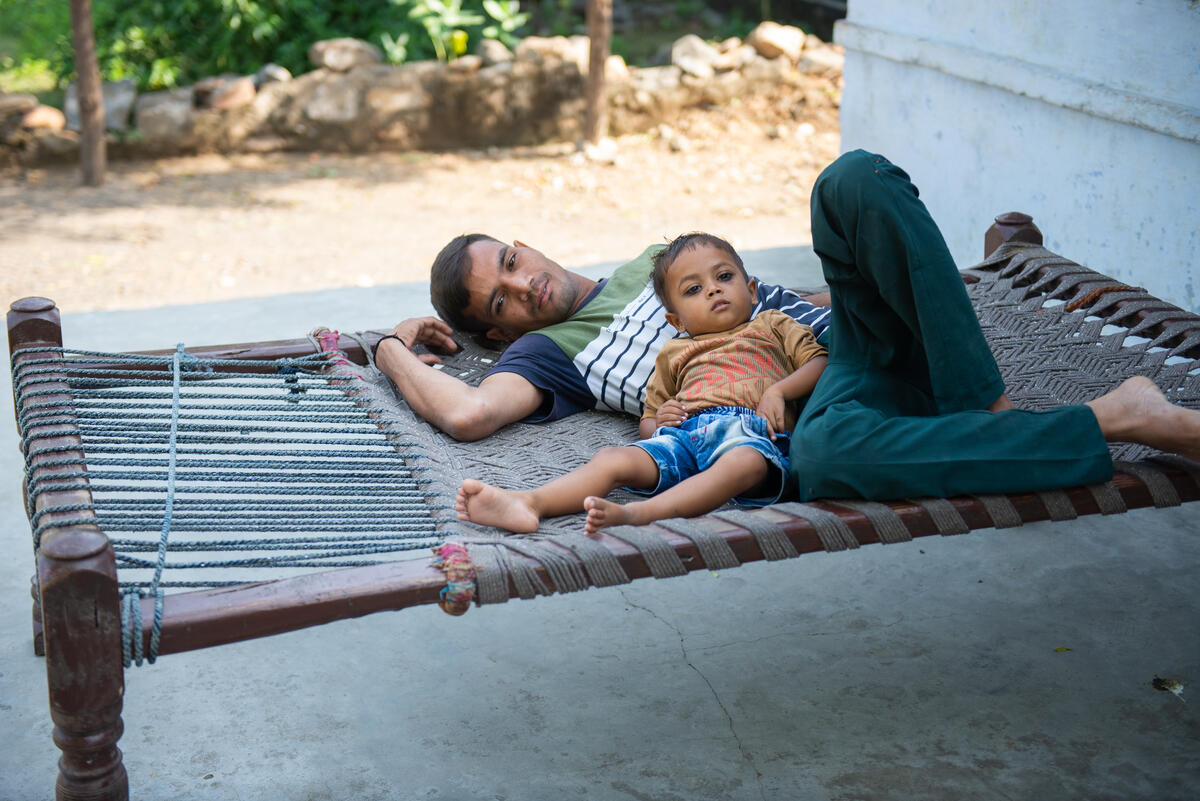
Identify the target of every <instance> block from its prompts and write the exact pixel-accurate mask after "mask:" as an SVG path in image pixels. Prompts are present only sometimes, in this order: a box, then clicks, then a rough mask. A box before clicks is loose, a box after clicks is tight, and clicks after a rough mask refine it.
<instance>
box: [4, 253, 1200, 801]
mask: <svg viewBox="0 0 1200 801" xmlns="http://www.w3.org/2000/svg"><path fill="white" fill-rule="evenodd" d="M798 255H799V256H801V257H803V256H804V254H802V253H797V252H792V253H788V252H786V251H774V252H760V253H756V254H750V257H749V258H748V261H749V262H750V265H751V267H752V269H755V270H756V271H758V272H759V273H760V274H761V275H763V277H764V278H768V279H770V278H771V277H772V276H773V275H776V278H777V279H778V278H779V277H783V276H785V275H786V276H787V278H786V279H785V280H788V282H789V283H794V284H815V283H819V278H818V277H817V275H816V274H815V273H813V272H812V262H811V256H809V258H807V259H805V258H801V262H802V263H803V264H804V265H805V267H804V270H803V271H801V274H800V275H799V277H797V274H796V273H795V272H794V271H790V272H780V273H778V274H776V273H774V272H773V271H774V270H776V269H779V265H781V264H783V263H784V260H785V259H786V260H790V261H792V262H794V261H795V259H796V257H797V256H798ZM596 271H597V272H598V273H603V272H604V269H603V268H596ZM426 298H427V288H426V287H424V286H423V285H416V286H414V285H406V286H391V287H378V288H375V289H370V290H343V291H339V292H327V293H321V294H314V295H290V296H278V297H271V298H261V299H253V300H245V301H238V302H232V303H223V304H219V305H211V306H173V307H164V308H158V309H149V310H143V311H130V312H114V313H104V314H80V315H72V316H68V317H67V318H66V319H65V321H64V327H65V331H66V337H67V339H68V342H72V343H76V344H80V343H86V344H88V345H89V346H91V347H95V348H102V349H108V348H111V349H136V348H147V347H169V346H171V345H173V344H174V343H176V342H177V341H180V340H182V341H184V342H185V343H188V344H214V343H220V342H236V341H248V340H254V339H260V338H268V339H273V338H287V337H293V336H301V335H303V334H304V333H305V332H306V331H307V330H308V329H310V328H312V327H314V326H316V325H322V324H324V325H330V326H332V327H341V328H343V329H349V330H352V329H365V328H371V327H382V326H386V325H390V324H391V323H392V322H394V321H395V320H397V319H400V318H401V317H404V316H408V315H410V314H420V313H427V312H428V305H427V302H426V300H425V299H426ZM5 380H7V379H5ZM0 396H2V398H3V401H2V402H3V403H4V404H5V408H4V409H3V410H0V415H3V416H4V417H6V418H7V419H9V420H11V419H12V415H11V413H12V408H11V393H10V391H9V389H8V388H7V387H6V388H4V389H3V390H2V391H0ZM0 438H2V442H0V460H2V461H0V472H2V474H3V475H4V476H5V480H4V481H3V482H0V519H3V520H4V521H5V523H6V525H5V526H4V528H3V532H2V533H0V537H2V538H3V540H2V541H3V543H4V545H5V549H4V552H5V553H6V554H8V556H9V558H7V559H5V560H3V562H2V563H0V597H2V598H3V599H5V600H4V601H3V603H0V641H2V646H0V799H2V800H3V801H29V800H30V799H44V798H50V797H52V795H53V781H54V775H55V770H56V768H55V763H56V760H57V755H58V752H57V749H55V748H54V746H53V744H52V743H51V739H50V722H49V716H48V713H47V707H46V691H45V674H44V668H43V663H42V660H40V659H38V658H36V657H34V656H33V654H32V650H31V647H30V625H29V599H28V587H29V576H30V574H31V572H32V559H31V557H30V550H29V540H28V536H29V532H28V527H27V526H26V524H25V519H24V514H23V512H22V504H21V500H20V497H19V490H18V486H19V475H20V472H19V471H20V469H21V462H20V460H19V458H18V453H17V451H16V448H15V434H14V430H13V427H12V425H11V424H7V425H3V426H0ZM1198 534H1200V504H1193V505H1192V506H1190V507H1182V508H1176V509H1168V510H1139V511H1136V512H1132V513H1130V514H1126V515H1119V516H1115V517H1112V518H1097V517H1092V518H1085V519H1082V520H1079V521H1076V522H1073V523H1068V524H1034V525H1028V526H1025V527H1023V528H1018V529H1009V530H1006V531H1003V532H995V531H983V532H975V533H972V534H969V535H965V536H960V537H948V538H925V539H924V540H921V541H918V542H916V543H910V544H904V545H894V546H887V547H883V546H871V547H867V548H863V549H860V550H858V551H855V552H849V553H838V554H813V555H808V556H804V557H802V558H800V559H796V560H790V561H788V562H783V563H772V564H762V563H758V564H752V565H747V566H744V567H741V568H738V569H736V570H729V571H722V572H721V573H720V574H719V575H717V574H713V573H709V572H701V573H698V574H693V575H690V576H687V577H684V578H677V579H673V580H671V581H653V580H643V581H640V582H635V583H633V584H629V585H626V586H623V587H619V588H610V589H604V590H591V591H589V592H584V593H578V594H575V595H568V596H558V597H553V598H542V599H538V600H537V601H536V602H534V603H528V602H520V601H514V602H510V603H508V604H506V605H501V606H494V607H486V608H482V609H473V610H471V612H470V613H469V614H467V615H466V616H464V617H462V618H451V617H448V616H446V615H444V614H443V613H442V612H441V611H440V610H438V609H437V608H436V607H421V608H416V609H409V610H405V611H402V612H399V613H393V614H381V615H374V616H371V617H367V618H363V619H358V620H350V621H343V622H339V623H334V624H331V625H327V626H323V627H319V628H314V629H309V630H306V631H301V632H296V633H292V634H287V635H282V636H278V637H271V638H267V639H264V640H257V641H251V642H245V643H240V644H236V645H230V646H225V647H223V648H217V649H210V650H207V651H200V652H195V653H187V654H178V655H171V656H167V657H164V658H163V659H162V660H161V661H160V662H159V663H158V664H156V665H153V666H146V667H142V668H133V669H130V670H129V671H127V673H126V700H125V711H124V720H125V735H124V737H123V738H122V740H121V747H122V749H123V750H124V752H125V764H126V767H127V769H128V771H129V776H130V785H131V788H132V793H133V797H134V798H142V799H241V800H243V801H250V800H251V799H295V800H296V801H307V800H309V799H313V800H315V799H393V798H405V799H438V800H439V801H449V800H450V799H462V800H463V801H466V800H467V799H470V800H472V801H474V800H476V799H497V800H498V799H507V800H508V801H539V800H540V799H546V800H547V801H550V800H551V799H561V798H590V799H637V800H639V801H648V800H651V799H653V800H654V801H674V800H676V799H678V800H679V801H703V800H706V799H713V801H717V800H718V799H719V800H720V801H740V800H741V799H746V800H747V801H750V800H754V801H763V800H764V799H780V800H782V799H916V798H920V799H962V798H973V799H1060V800H1065V799H1088V800H1089V801H1096V800H1097V799H1156V801H1166V800H1168V799H1193V798H1195V797H1196V796H1197V789H1196V788H1197V787H1200V719H1198V717H1197V710H1198V709H1200V633H1198V631H1197V623H1196V622H1197V619H1200V618H1198V614H1200V582H1197V571H1198V570H1200V536H1197V535H1198ZM1065 649H1069V650H1065ZM1155 676H1162V677H1169V678H1174V679H1177V680H1179V681H1182V682H1183V683H1184V685H1185V690H1184V694H1183V699H1185V700H1186V701H1187V702H1186V703H1185V702H1184V700H1181V699H1180V698H1177V697H1176V696H1174V695H1172V694H1170V693H1166V692H1159V691H1156V690H1154V689H1153V688H1152V687H1151V684H1150V683H1151V680H1152V679H1154V677H1155ZM1193 688H1194V689H1193Z"/></svg>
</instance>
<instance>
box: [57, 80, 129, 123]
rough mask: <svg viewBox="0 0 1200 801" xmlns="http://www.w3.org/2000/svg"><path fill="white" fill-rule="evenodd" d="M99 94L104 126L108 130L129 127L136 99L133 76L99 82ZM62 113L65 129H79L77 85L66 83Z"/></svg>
mask: <svg viewBox="0 0 1200 801" xmlns="http://www.w3.org/2000/svg"><path fill="white" fill-rule="evenodd" d="M100 95H101V97H102V99H103V101H104V127H105V128H106V129H108V130H110V131H123V130H125V129H126V128H127V127H129V116H130V112H131V111H132V110H133V103H134V101H135V100H136V99H137V83H136V82H135V81H134V80H133V78H126V79H125V80H123V81H114V82H111V83H102V84H100ZM63 113H64V114H66V116H67V129H68V130H71V131H78V130H79V127H80V126H79V87H78V86H77V85H76V84H74V83H70V84H67V92H66V96H65V97H64V98H63Z"/></svg>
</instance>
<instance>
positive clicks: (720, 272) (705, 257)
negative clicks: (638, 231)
mask: <svg viewBox="0 0 1200 801" xmlns="http://www.w3.org/2000/svg"><path fill="white" fill-rule="evenodd" d="M666 291H667V296H668V297H669V298H670V300H671V303H670V305H671V306H672V307H673V308H674V311H669V312H667V322H669V323H670V324H671V325H673V326H675V327H676V328H677V329H679V330H680V331H685V332H687V333H688V334H691V335H692V336H699V335H701V334H714V333H716V332H718V331H728V330H729V329H731V328H734V327H735V326H739V325H741V324H742V323H744V322H746V321H748V320H749V319H750V312H751V311H753V309H754V297H755V292H756V291H757V287H756V284H755V282H754V280H752V279H751V280H747V279H746V276H745V275H743V274H742V271H741V270H740V269H739V268H738V266H737V265H736V264H734V263H733V260H732V259H730V258H729V254H727V253H726V252H725V251H723V250H721V249H720V248H715V247H713V246H712V245H696V247H694V248H686V249H685V250H684V251H683V252H682V253H680V254H679V255H678V256H677V257H676V258H675V261H674V262H673V263H672V264H671V266H670V267H669V268H667V281H666Z"/></svg>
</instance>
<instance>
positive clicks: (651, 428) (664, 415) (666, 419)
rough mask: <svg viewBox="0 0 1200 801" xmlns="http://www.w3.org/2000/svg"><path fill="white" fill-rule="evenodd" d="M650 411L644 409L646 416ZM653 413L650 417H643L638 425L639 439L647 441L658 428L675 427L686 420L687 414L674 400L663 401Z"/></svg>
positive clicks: (680, 404)
mask: <svg viewBox="0 0 1200 801" xmlns="http://www.w3.org/2000/svg"><path fill="white" fill-rule="evenodd" d="M651 411H652V410H651V409H649V408H647V409H646V413H647V414H650V412H651ZM653 412H654V414H653V415H652V416H650V417H643V418H642V421H641V422H640V423H638V436H639V437H640V438H641V439H649V438H650V437H652V436H654V432H655V431H656V430H657V429H658V428H659V427H660V426H671V427H677V426H679V425H682V424H683V421H684V420H686V419H687V412H686V411H685V410H684V408H683V404H682V403H680V402H679V401H677V400H675V399H674V398H668V399H667V400H665V401H663V404H662V405H661V406H659V407H658V409H656V410H653Z"/></svg>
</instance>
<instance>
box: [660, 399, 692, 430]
mask: <svg viewBox="0 0 1200 801" xmlns="http://www.w3.org/2000/svg"><path fill="white" fill-rule="evenodd" d="M687 416H688V415H687V412H686V411H685V410H684V408H683V404H682V403H680V402H679V401H677V400H675V399H674V398H671V399H670V400H668V401H666V402H665V403H663V405H662V406H659V407H658V411H657V412H655V414H654V424H655V425H656V426H659V427H662V426H669V427H671V428H678V427H679V426H681V425H683V421H684V420H686V419H687Z"/></svg>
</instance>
